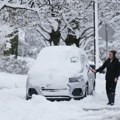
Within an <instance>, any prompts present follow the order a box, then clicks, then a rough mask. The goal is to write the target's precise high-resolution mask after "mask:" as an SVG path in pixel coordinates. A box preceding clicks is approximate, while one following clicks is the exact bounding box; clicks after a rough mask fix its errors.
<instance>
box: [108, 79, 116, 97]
mask: <svg viewBox="0 0 120 120" xmlns="http://www.w3.org/2000/svg"><path fill="white" fill-rule="evenodd" d="M116 85H117V82H114V81H109V80H106V93H107V94H114V95H115V90H116Z"/></svg>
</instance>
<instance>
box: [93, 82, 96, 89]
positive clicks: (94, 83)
mask: <svg viewBox="0 0 120 120" xmlns="http://www.w3.org/2000/svg"><path fill="white" fill-rule="evenodd" d="M95 85H96V83H95V80H94V83H93V91H95Z"/></svg>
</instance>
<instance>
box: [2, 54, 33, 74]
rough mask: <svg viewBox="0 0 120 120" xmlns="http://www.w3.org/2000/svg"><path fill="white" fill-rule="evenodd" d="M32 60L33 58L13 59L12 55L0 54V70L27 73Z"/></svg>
mask: <svg viewBox="0 0 120 120" xmlns="http://www.w3.org/2000/svg"><path fill="white" fill-rule="evenodd" d="M33 62H34V60H30V59H28V60H27V59H24V58H17V59H15V58H14V57H13V56H9V57H4V56H0V71H1V72H8V73H15V74H27V73H28V70H29V68H30V67H31V65H32V64H33Z"/></svg>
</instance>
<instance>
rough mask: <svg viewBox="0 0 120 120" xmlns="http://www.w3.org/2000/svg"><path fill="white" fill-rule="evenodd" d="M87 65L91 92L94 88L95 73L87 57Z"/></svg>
mask: <svg viewBox="0 0 120 120" xmlns="http://www.w3.org/2000/svg"><path fill="white" fill-rule="evenodd" d="M85 67H86V71H87V76H88V85H89V92H91V91H92V90H93V85H94V79H93V73H92V71H91V69H90V65H89V63H88V60H87V59H86V58H85Z"/></svg>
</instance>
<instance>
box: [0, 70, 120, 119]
mask: <svg viewBox="0 0 120 120" xmlns="http://www.w3.org/2000/svg"><path fill="white" fill-rule="evenodd" d="M26 78H27V76H25V75H15V74H7V73H2V72H1V73H0V120H120V92H119V91H120V82H118V85H117V91H116V104H115V105H114V106H112V107H111V106H107V105H106V103H107V98H106V95H105V80H104V75H99V79H98V80H97V81H96V92H95V93H94V96H88V97H86V98H84V99H82V100H80V101H79V100H78V101H76V100H71V101H60V102H56V101H55V102H50V101H47V100H46V99H45V98H44V97H42V96H33V99H32V100H29V101H26V100H25V92H26V91H25V84H26ZM88 108H89V109H99V108H105V109H101V110H98V111H94V110H93V111H92V110H85V109H88ZM106 108H107V109H106Z"/></svg>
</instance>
